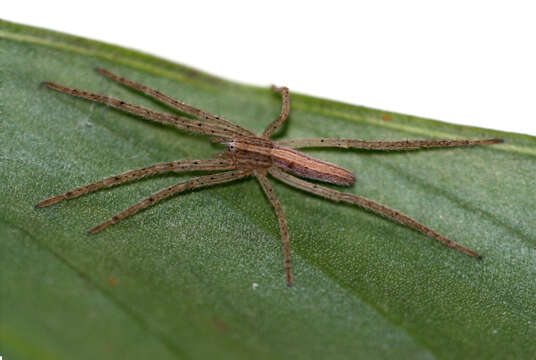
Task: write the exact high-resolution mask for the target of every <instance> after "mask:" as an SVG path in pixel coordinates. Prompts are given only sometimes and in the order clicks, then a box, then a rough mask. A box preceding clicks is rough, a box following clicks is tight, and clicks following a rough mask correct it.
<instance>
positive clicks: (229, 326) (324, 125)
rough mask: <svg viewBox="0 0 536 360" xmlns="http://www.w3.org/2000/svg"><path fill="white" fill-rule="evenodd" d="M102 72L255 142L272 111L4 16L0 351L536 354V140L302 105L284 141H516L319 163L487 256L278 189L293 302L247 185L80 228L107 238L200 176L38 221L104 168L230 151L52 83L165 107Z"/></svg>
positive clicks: (251, 92)
mask: <svg viewBox="0 0 536 360" xmlns="http://www.w3.org/2000/svg"><path fill="white" fill-rule="evenodd" d="M95 67H103V68H106V69H109V70H111V71H113V72H116V73H119V74H121V75H122V76H124V77H127V78H129V79H132V80H134V81H138V82H141V83H143V84H146V85H149V86H152V87H154V88H157V89H159V90H160V91H162V92H164V93H166V94H169V95H171V96H173V97H176V98H177V99H180V100H182V101H185V102H186V103H190V104H193V105H195V106H198V107H200V108H202V109H205V110H208V111H210V112H212V113H216V114H219V115H222V116H224V117H225V118H226V119H228V120H231V121H233V122H236V123H238V124H240V125H242V126H244V127H246V128H248V129H251V130H254V131H255V132H260V131H262V129H263V128H264V127H265V126H266V125H267V124H268V123H269V122H270V121H272V120H273V119H274V118H275V117H276V116H277V115H278V113H279V110H280V98H279V97H278V96H276V95H274V94H272V93H271V92H270V91H269V89H267V88H266V89H264V88H256V87H251V86H244V85H239V84H236V83H232V82H229V81H224V80H221V79H218V78H215V77H212V76H209V75H206V74H203V73H201V72H198V71H196V70H193V69H190V68H186V67H183V66H180V65H177V64H173V63H170V62H167V61H164V60H161V59H158V58H155V57H152V56H149V55H145V54H141V53H138V52H135V51H131V50H125V49H122V48H119V47H115V46H111V45H105V44H101V43H97V42H93V41H88V40H85V39H81V38H76V37H72V36H67V35H62V34H58V33H54V32H50V31H46V30H41V29H35V28H29V27H25V26H21V25H16V24H11V23H8V22H0V143H1V146H0V164H1V165H0V166H1V171H0V184H1V188H2V192H1V193H0V197H1V201H0V267H1V269H2V270H1V272H0V355H3V356H5V358H6V359H63V358H64V359H72V358H77V359H97V358H98V359H108V358H110V359H117V358H129V359H138V358H139V359H146V358H158V359H171V358H181V359H182V358H191V359H205V358H214V357H215V358H221V359H225V358H229V359H241V358H243V359H251V358H256V359H274V358H280V359H287V358H292V359H326V358H340V359H345V358H347V359H356V358H366V359H392V358H398V359H433V358H442V359H456V358H473V359H491V358H516V359H520V358H527V359H529V358H533V356H534V354H535V353H536V342H535V341H534V339H535V338H536V302H535V296H534V295H535V294H536V281H535V279H536V261H535V255H536V253H535V250H534V247H535V244H536V236H535V235H536V222H535V221H534V214H535V213H536V201H535V200H536V199H535V190H536V188H535V182H534V174H536V139H535V138H534V137H530V136H525V135H517V134H508V133H500V132H496V131H491V130H484V129H478V128H469V127H462V126H456V125H450V124H447V123H442V122H437V121H432V120H426V119H421V118H417V117H413V116H406V115H401V114H396V113H386V112H382V111H378V110H373V109H369V108H365V107H359V106H352V105H346V104H341V103H337V102H333V101H327V100H321V99H316V98H312V97H308V96H303V95H299V94H292V109H291V117H290V119H289V121H288V122H287V124H286V125H285V126H284V128H283V129H282V131H280V132H279V133H278V134H277V136H278V138H283V137H289V138H292V137H294V138H298V137H349V138H362V139H368V140H378V139H385V140H388V139H390V140H394V139H407V138H478V137H501V138H503V139H504V140H505V143H504V144H500V145H496V146H488V147H475V148H471V149H437V150H427V151H407V152H391V153H386V152H366V151H356V150H346V151H345V150H337V149H335V150H320V149H313V150H308V151H307V153H308V154H310V155H313V156H316V157H319V158H321V159H323V160H326V161H330V162H333V163H337V164H338V165H341V166H343V167H345V168H347V169H350V170H351V171H353V172H354V173H355V175H356V178H357V181H356V184H355V185H354V186H353V187H351V188H346V189H343V190H344V191H348V192H351V193H355V194H359V195H363V196H366V197H368V198H371V199H374V200H377V201H379V202H381V203H383V204H386V205H388V206H391V207H393V208H396V209H398V210H400V211H402V212H404V213H406V214H408V215H410V216H412V217H414V218H415V219H416V220H418V221H420V222H422V223H424V224H426V225H428V226H430V227H432V228H434V229H435V230H437V231H439V232H441V233H443V234H444V235H446V236H449V237H451V238H453V239H455V240H456V241H458V242H460V243H462V244H464V245H466V246H468V247H470V248H472V249H474V250H477V251H478V252H479V253H481V254H482V255H483V256H484V260H483V261H481V262H478V261H475V260H474V259H472V258H469V257H467V256H464V255H462V254H460V253H458V252H456V251H453V250H451V249H448V248H446V247H444V246H442V245H441V244H438V243H436V242H434V241H433V240H431V239H429V238H427V237H426V236H424V235H422V234H420V233H417V232H415V231H413V230H410V229H408V228H405V227H402V226H400V225H397V224H395V223H393V222H391V221H389V220H386V219H384V218H381V217H378V216H376V215H374V214H371V213H369V212H366V211H363V210H361V209H359V208H356V207H352V206H349V205H344V204H336V203H331V202H329V201H327V200H324V199H320V198H317V197H312V196H310V195H308V194H305V193H303V192H301V191H299V190H295V189H291V188H289V187H287V186H286V185H283V184H281V183H277V182H276V181H273V184H274V188H275V191H276V192H277V194H278V197H279V199H280V201H281V203H282V204H283V207H284V209H285V212H286V215H287V220H288V223H289V229H290V237H291V249H292V259H293V264H292V265H293V272H294V280H295V286H294V287H292V288H290V289H289V288H287V287H286V286H285V283H284V276H283V267H282V256H281V249H280V239H279V233H278V228H277V222H276V219H275V216H274V214H273V212H272V210H271V208H270V205H269V203H268V201H267V199H266V198H265V197H264V195H263V194H262V191H261V189H260V187H259V185H258V184H257V183H256V182H255V181H254V180H253V179H247V180H244V181H238V182H236V183H232V184H228V185H222V186H217V187H213V188H210V189H204V190H201V191H193V192H190V193H185V194H183V195H180V196H176V197H174V198H172V199H170V200H169V201H165V202H164V203H162V204H159V205H157V206H153V207H151V208H149V209H147V210H145V211H143V212H141V213H139V214H137V215H135V216H133V217H131V218H128V219H126V220H124V221H122V222H120V223H118V224H116V225H114V226H112V227H110V228H109V229H106V230H105V231H103V232H102V233H99V234H98V235H96V236H88V235H87V230H88V229H89V228H91V227H92V226H93V225H95V224H97V223H99V222H100V221H102V220H104V219H106V218H108V217H109V216H111V215H113V214H115V213H116V212H118V211H120V210H122V209H124V208H126V207H128V206H130V205H132V204H133V203H135V202H136V201H138V200H139V199H140V198H142V197H144V196H146V195H148V194H150V193H152V192H154V191H156V190H158V189H160V188H163V187H165V186H168V185H171V184H173V183H176V182H179V181H183V180H184V179H187V178H190V177H192V176H194V174H183V175H165V176H158V177H153V178H149V179H145V180H142V181H138V182H134V183H131V184H128V185H121V186H118V187H114V188H112V189H106V190H103V191H99V192H96V193H93V194H90V195H86V196H83V197H81V198H78V199H76V200H71V201H65V202H62V203H60V204H57V205H55V206H52V207H49V208H44V209H39V210H34V209H33V205H34V204H35V203H37V202H38V201H40V200H43V199H45V198H47V197H49V196H52V195H55V194H58V193H62V192H64V191H66V190H68V189H71V188H73V187H76V186H79V185H82V184H85V183H88V182H91V181H95V180H99V179H101V178H102V177H105V176H109V175H112V174H116V173H120V172H123V171H126V170H128V169H133V168H137V167H142V166H145V165H149V164H152V163H155V162H161V161H171V160H176V159H182V158H191V159H194V158H207V157H211V156H213V155H214V154H216V153H217V152H219V151H221V150H222V148H221V147H220V146H218V145H214V144H210V142H209V141H207V139H206V138H204V137H201V136H191V135H188V134H186V133H183V132H180V131H177V130H175V129H173V128H169V127H164V126H160V125H157V124H154V123H150V122H147V121H144V120H143V119H139V118H136V117H133V116H130V115H128V114H124V113H121V112H118V111H115V110H113V109H110V108H108V107H106V106H102V105H98V104H93V103H90V102H87V101H84V100H81V99H75V98H72V97H69V96H67V95H63V94H59V93H56V92H53V91H50V90H48V89H46V88H44V87H42V86H40V85H39V84H40V83H41V82H42V81H54V82H57V83H60V84H64V85H67V86H71V87H76V88H80V89H86V90H90V91H94V92H98V93H102V94H108V95H113V96H116V97H120V98H123V99H125V100H127V101H130V102H132V103H135V104H140V105H144V106H148V107H151V108H153V109H156V110H161V111H169V112H172V110H170V109H169V108H166V107H165V106H163V105H161V104H158V103H156V102H154V101H152V100H150V99H148V98H147V97H145V96H143V95H141V94H139V93H136V92H133V91H130V90H128V89H125V88H124V87H121V86H120V85H118V84H114V83H112V82H111V81H108V80H107V79H104V78H103V77H102V76H100V75H98V74H97V73H96V72H94V71H93V69H94V68H95ZM291 90H292V89H291ZM385 115H388V116H385ZM385 119H388V120H385ZM505 121H508V120H507V119H505Z"/></svg>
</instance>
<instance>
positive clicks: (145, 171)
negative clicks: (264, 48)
mask: <svg viewBox="0 0 536 360" xmlns="http://www.w3.org/2000/svg"><path fill="white" fill-rule="evenodd" d="M97 71H98V72H99V73H101V74H102V75H104V76H106V77H108V78H109V79H111V80H114V81H116V82H118V83H120V84H122V85H124V86H127V87H129V88H132V89H135V90H137V91H140V92H142V93H144V94H145V95H147V96H150V97H152V98H154V99H157V100H159V101H161V102H163V103H165V104H167V105H169V106H171V107H173V108H175V109H177V110H179V111H181V112H183V113H186V114H189V115H191V116H193V117H195V118H197V120H193V119H190V118H187V117H182V116H175V115H171V114H165V113H160V112H156V111H153V110H149V109H146V108H144V107H141V106H137V105H132V104H129V103H127V102H125V101H122V100H119V99H116V98H113V97H108V96H103V95H99V94H94V93H91V92H87V91H83V90H77V89H72V88H68V87H65V86H62V85H58V84H55V83H51V82H44V83H43V84H44V85H45V86H47V87H49V88H51V89H54V90H57V91H59V92H62V93H66V94H69V95H72V96H76V97H81V98H84V99H88V100H91V101H95V102H98V103H103V104H107V105H109V106H111V107H114V108H116V109H119V110H122V111H125V112H127V113H131V114H134V115H138V116H140V117H142V118H145V119H149V120H152V121H155V122H159V123H162V124H168V125H173V126H175V127H176V128H178V129H181V130H185V131H189V132H192V133H198V134H203V135H207V136H211V137H212V140H213V141H215V142H219V143H223V144H225V145H226V147H227V150H226V151H224V152H223V153H221V154H219V155H218V156H217V157H215V158H213V159H202V160H176V161H172V162H167V163H157V164H154V165H150V166H147V167H144V168H141V169H135V170H130V171H127V172H124V173H121V174H118V175H114V176H110V177H107V178H105V179H102V180H100V181H97V182H94V183H91V184H88V185H84V186H80V187H77V188H75V189H72V190H69V191H67V192H66V193H63V194H61V195H58V196H54V197H51V198H49V199H46V200H43V201H41V202H40V203H39V204H37V205H36V208H41V207H45V206H49V205H52V204H55V203H57V202H60V201H62V200H66V199H72V198H75V197H78V196H81V195H84V194H86V193H89V192H92V191H95V190H98V189H100V188H103V187H110V186H113V185H117V184H122V183H124V182H127V181H132V180H135V179H139V178H142V177H145V176H149V175H154V174H162V173H168V172H184V171H221V172H218V173H214V174H212V175H205V176H199V177H196V178H193V179H190V180H187V181H183V182H180V183H178V184H175V185H172V186H169V187H167V188H165V189H162V190H160V191H158V192H156V193H154V194H152V195H150V196H148V197H146V198H144V199H142V200H141V201H139V202H138V203H137V204H134V205H133V206H131V207H129V208H128V209H125V210H123V211H122V212H120V213H118V214H116V215H114V216H112V217H111V218H109V219H108V220H106V221H104V222H103V223H101V224H99V225H96V226H95V227H93V228H92V229H91V230H89V233H90V234H94V233H96V232H98V231H100V230H103V229H104V228H106V227H108V226H109V225H112V224H115V223H117V222H118V221H120V220H122V219H124V218H126V217H127V216H130V215H133V214H135V213H137V212H138V211H140V210H142V209H144V208H146V207H148V206H151V205H153V204H155V203H157V202H159V201H161V200H163V199H165V198H168V197H170V196H173V195H175V194H178V193H181V192H184V191H187V190H191V189H195V188H201V187H206V186H210V185H216V184H222V183H226V182H230V181H234V180H238V179H241V178H244V177H246V176H249V175H254V176H255V177H256V178H257V180H258V181H259V183H260V185H261V187H262V189H263V191H264V193H265V194H266V197H267V198H268V200H269V201H270V203H271V204H272V206H273V208H274V210H275V214H276V216H277V220H278V223H279V231H280V234H281V243H282V247H283V259H284V267H285V273H286V282H287V285H288V286H290V285H291V284H292V275H291V269H290V247H289V235H288V229H287V222H286V220H285V215H284V213H283V208H282V207H281V204H280V203H279V200H278V199H277V197H276V195H275V193H274V190H273V188H272V186H271V184H270V181H269V180H268V177H267V174H270V175H271V176H272V177H274V178H275V179H277V180H279V181H282V182H283V183H285V184H288V185H290V186H292V187H295V188H298V189H301V190H303V191H306V192H309V193H312V194H315V195H318V196H321V197H324V198H327V199H330V200H333V201H344V202H347V203H350V204H354V205H357V206H360V207H363V208H365V209H368V210H370V211H372V212H374V213H376V214H379V215H382V216H385V217H387V218H389V219H391V220H394V221H396V222H399V223H401V224H403V225H406V226H408V227H410V228H413V229H415V230H417V231H420V232H422V233H423V234H425V235H427V236H429V237H431V238H433V239H435V240H437V241H439V242H441V243H443V244H444V245H446V246H449V247H452V248H454V249H456V250H458V251H461V252H462V253H465V254H467V255H469V256H472V257H475V258H478V259H481V256H480V255H479V254H478V253H476V252H475V251H473V250H471V249H469V248H467V247H465V246H463V245H460V244H458V243H456V242H454V241H452V240H450V239H448V238H446V237H445V236H443V235H441V234H439V233H438V232H436V231H434V230H432V229H430V228H428V227H426V226H425V225H423V224H420V223H419V222H417V221H415V220H413V219H412V218H410V217H408V216H406V215H404V214H402V213H400V212H398V211H396V210H393V209H391V208H388V207H387V206H384V205H381V204H379V203H377V202H375V201H372V200H369V199H366V198H364V197H361V196H359V195H353V194H347V193H343V192H339V191H336V190H333V189H330V188H327V187H323V186H320V185H317V184H315V183H310V182H308V181H305V180H303V179H302V178H309V179H314V180H319V181H324V182H328V183H332V184H336V185H342V186H349V185H352V184H353V183H354V181H355V178H354V175H353V174H352V173H351V172H350V171H348V170H346V169H343V168H342V167H339V166H337V165H334V164H331V163H328V162H325V161H321V160H318V159H314V158H312V157H310V156H307V155H305V154H304V153H302V152H299V151H296V150H294V149H295V148H307V147H337V148H344V149H347V148H354V149H369V150H415V149H421V148H434V147H455V146H473V145H487V144H496V143H499V142H501V139H476V140H449V139H447V140H404V141H364V140H357V139H328V138H320V139H290V140H280V141H271V140H270V137H271V136H272V134H273V133H274V132H275V130H277V129H278V128H279V127H280V126H281V124H283V122H284V121H285V120H286V119H287V116H288V113H289V110H290V96H289V90H288V88H286V87H275V86H272V89H273V91H275V92H276V93H280V94H281V96H282V103H283V104H282V108H281V114H280V115H279V117H278V118H277V119H275V120H274V121H273V122H272V123H271V124H270V125H268V127H267V128H266V129H265V130H264V132H263V133H262V134H261V135H260V136H257V135H255V134H254V133H252V132H251V131H249V130H246V129H244V128H243V127H241V126H239V125H236V124H234V123H231V122H229V121H227V120H225V119H223V118H221V117H219V116H216V115H213V114H210V113H208V112H206V111H203V110H200V109H197V108H195V107H193V106H191V105H187V104H185V103H183V102H181V101H178V100H175V99H173V98H171V97H169V96H167V95H164V94H162V93H161V92H159V91H157V90H154V89H151V88H149V87H147V86H144V85H141V84H138V83H135V82H132V81H130V80H127V79H125V78H122V77H120V76H117V75H115V74H112V73H111V72H109V71H107V70H104V69H97ZM290 173H292V174H294V175H298V176H299V177H296V176H294V175H291V174H290Z"/></svg>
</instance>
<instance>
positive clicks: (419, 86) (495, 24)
mask: <svg viewBox="0 0 536 360" xmlns="http://www.w3.org/2000/svg"><path fill="white" fill-rule="evenodd" d="M532 3H534V2H532V1H525V2H523V1H504V2H497V1H459V2H457V1H444V2H436V1H374V2H372V1H371V2H355V1H347V2H344V1H333V0H331V1H323V2H318V3H317V2H314V1H304V2H300V1H292V2H291V1H290V0H289V1H274V0H272V1H269V2H258V3H257V2H255V1H187V2H179V1H168V2H166V1H157V0H153V1H143V2H135V1H130V2H122V1H111V0H109V1H106V2H105V1H98V0H97V1H88V2H77V1H69V2H67V1H65V2H63V1H54V0H50V1H40V2H29V1H6V2H5V3H4V4H2V11H1V12H0V17H1V18H2V19H4V20H8V21H13V22H19V23H23V24H28V25H34V26H38V27H45V28H49V29H53V30H57V31H61V32H65V33H70V34H74V35H80V36H84V37H87V38H90V39H96V40H102V41H105V42H109V43H113V44H117V45H122V46H126V47H130V48H135V49H139V50H142V51H144V52H148V53H152V54H155V55H158V56H161V57H164V58H167V59H170V60H173V61H175V62H178V63H182V64H185V65H189V66H193V67H195V68H197V69H199V70H203V71H206V72H209V73H212V74H214V75H218V76H221V77H224V78H227V79H230V80H237V81H241V82H244V83H249V84H256V85H262V86H267V85H269V84H272V83H274V84H279V85H286V86H288V87H290V88H291V91H298V92H301V93H306V94H310V95H315V96H320V97H323V98H329V99H334V100H340V101H344V102H348V103H352V104H359V105H365V106H370V107H375V108H380V109H384V110H389V111H396V112H401V113H406V114H412V115H418V116H423V117H429V118H433V119H438V120H444V121H448V122H452V123H460V124H467V125H475V126H480V127H486V128H492V129H498V130H505V131H512V132H519V133H526V134H532V135H536V115H535V112H534V104H535V93H536V55H535V54H536V11H535V10H534V9H533V8H532V6H533V5H532ZM534 6H536V5H534Z"/></svg>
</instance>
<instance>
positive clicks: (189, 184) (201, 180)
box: [89, 170, 251, 234]
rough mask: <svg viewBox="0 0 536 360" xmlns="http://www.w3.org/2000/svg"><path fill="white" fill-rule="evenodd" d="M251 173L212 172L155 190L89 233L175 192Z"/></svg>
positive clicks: (99, 229)
mask: <svg viewBox="0 0 536 360" xmlns="http://www.w3.org/2000/svg"><path fill="white" fill-rule="evenodd" d="M249 174H251V171H250V170H236V171H227V172H223V173H219V174H212V175H206V176H200V177H196V178H193V179H190V180H187V181H183V182H180V183H178V184H175V185H171V186H169V187H167V188H165V189H162V190H160V191H157V192H155V193H154V194H152V195H149V196H148V197H146V198H145V199H142V200H141V201H140V202H138V203H136V204H134V205H133V206H131V207H129V208H128V209H125V210H123V211H122V212H120V213H118V214H116V215H114V216H112V217H111V218H109V219H108V220H106V221H104V222H102V223H100V224H99V225H97V226H95V227H93V228H92V229H91V230H89V234H94V233H96V232H98V231H101V230H102V229H104V228H106V227H108V226H110V225H112V224H115V223H117V222H119V221H120V220H122V219H124V218H126V217H127V216H130V215H133V214H135V213H137V212H138V211H140V210H142V209H145V208H146V207H148V206H151V205H153V204H156V203H157V202H159V201H161V200H163V199H165V198H168V197H170V196H173V195H175V194H178V193H181V192H184V191H187V190H192V189H196V188H200V187H205V186H210V185H216V184H222V183H226V182H230V181H234V180H238V179H240V178H243V177H245V176H247V175H249Z"/></svg>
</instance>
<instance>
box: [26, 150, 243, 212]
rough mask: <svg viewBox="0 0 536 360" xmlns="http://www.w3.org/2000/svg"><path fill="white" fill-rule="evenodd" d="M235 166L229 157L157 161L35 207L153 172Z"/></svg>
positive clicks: (53, 198) (212, 169) (81, 187)
mask: <svg viewBox="0 0 536 360" xmlns="http://www.w3.org/2000/svg"><path fill="white" fill-rule="evenodd" d="M234 168H235V166H234V165H233V162H232V161H231V160H229V159H207V160H176V161H171V162H164V163H157V164H154V165H151V166H145V167H143V168H140V169H135V170H129V171H127V172H124V173H121V174H117V175H113V176H109V177H107V178H104V179H102V180H99V181H96V182H93V183H91V184H87V185H83V186H80V187H77V188H75V189H72V190H69V191H67V192H65V193H63V194H61V195H57V196H54V197H51V198H49V199H46V200H43V201H41V202H40V203H39V204H37V205H36V206H35V207H37V208H40V207H45V206H49V205H52V204H56V203H57V202H60V201H62V200H67V199H72V198H76V197H79V196H81V195H84V194H87V193H89V192H92V191H96V190H99V189H101V188H103V187H111V186H114V185H117V184H122V183H125V182H127V181H133V180H137V179H141V178H143V177H146V176H149V175H155V174H164V173H168V172H175V173H178V172H185V171H217V170H232V169H234Z"/></svg>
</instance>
